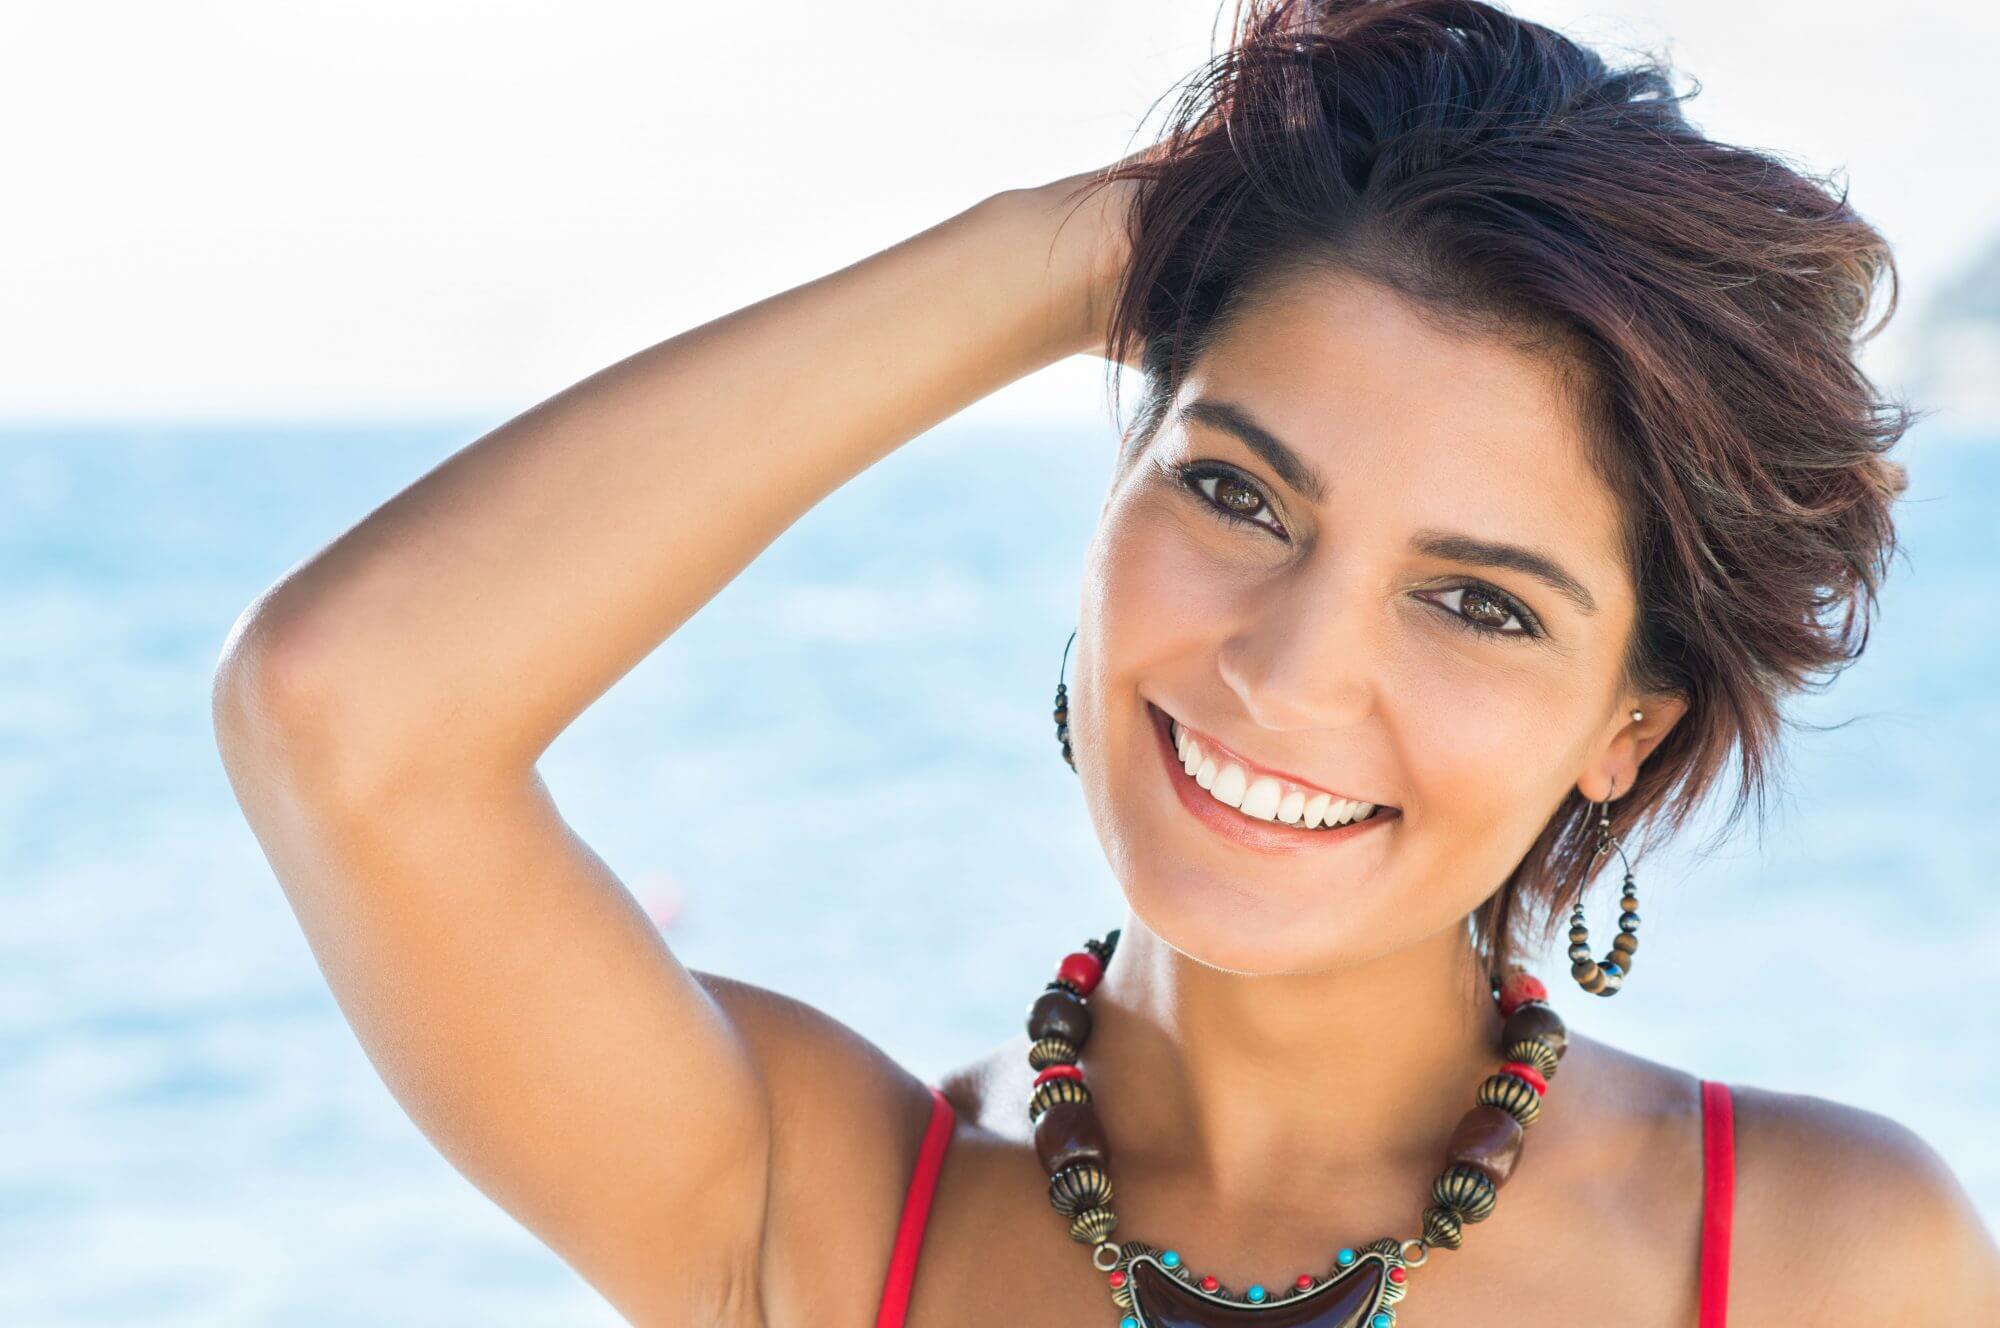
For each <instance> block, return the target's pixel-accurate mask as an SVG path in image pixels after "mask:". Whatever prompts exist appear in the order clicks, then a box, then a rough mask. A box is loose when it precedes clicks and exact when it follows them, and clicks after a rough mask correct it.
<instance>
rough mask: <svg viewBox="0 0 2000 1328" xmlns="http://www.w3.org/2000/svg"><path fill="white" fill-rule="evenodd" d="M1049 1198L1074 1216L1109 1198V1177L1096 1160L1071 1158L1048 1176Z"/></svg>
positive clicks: (1099, 1206) (1108, 1200)
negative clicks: (1068, 1162) (1084, 1160)
mask: <svg viewBox="0 0 2000 1328" xmlns="http://www.w3.org/2000/svg"><path fill="white" fill-rule="evenodd" d="M1049 1202H1050V1203H1051V1204H1053V1205H1055V1209H1056V1211H1057V1212H1059V1213H1061V1214H1063V1215H1064V1216H1065V1217H1075V1216H1076V1215H1077V1214H1078V1213H1081V1212H1083V1211H1085V1210H1086V1209H1091V1208H1102V1207H1104V1205H1105V1204H1107V1203H1110V1202H1111V1177H1110V1175H1109V1174H1108V1173H1107V1172H1106V1171H1105V1170H1104V1168H1103V1167H1100V1166H1098V1165H1097V1164H1096V1163H1095V1162H1072V1163H1070V1164H1069V1165H1068V1166H1066V1167H1064V1168H1063V1169H1062V1170H1061V1171H1058V1172H1057V1173H1056V1174H1055V1175H1053V1176H1051V1177H1049Z"/></svg>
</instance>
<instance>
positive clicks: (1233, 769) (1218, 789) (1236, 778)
mask: <svg viewBox="0 0 2000 1328" xmlns="http://www.w3.org/2000/svg"><path fill="white" fill-rule="evenodd" d="M1249 784H1250V777H1249V776H1248V775H1246V774H1244V773H1243V767H1242V766H1240V765H1238V764H1236V762H1234V761H1231V762H1230V763H1229V764H1228V765H1225V766H1223V767H1222V773H1221V774H1219V775H1217V776H1216V777H1215V783H1214V784H1212V785H1210V786H1209V790H1208V794H1209V796H1210V797H1212V798H1214V799H1215V800H1216V801H1217V802H1219V803H1221V804H1222V805H1223V806H1225V807H1240V806H1242V805H1243V790H1244V789H1245V788H1247V787H1249Z"/></svg>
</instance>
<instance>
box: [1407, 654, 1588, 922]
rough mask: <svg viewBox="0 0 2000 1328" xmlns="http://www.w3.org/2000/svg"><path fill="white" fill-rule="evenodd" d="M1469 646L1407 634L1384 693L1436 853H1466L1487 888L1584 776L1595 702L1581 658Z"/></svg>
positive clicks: (1474, 875)
mask: <svg viewBox="0 0 2000 1328" xmlns="http://www.w3.org/2000/svg"><path fill="white" fill-rule="evenodd" d="M1445 630H1449V629H1445ZM1470 644H1471V646H1472V648H1469V649H1468V648H1465V647H1463V646H1458V645H1456V644H1455V643H1440V642H1439V641H1438V639H1437V633H1436V632H1435V631H1433V632H1431V633H1429V634H1425V633H1422V632H1414V633H1411V634H1409V635H1407V636H1406V637H1404V638H1403V641H1402V644H1400V645H1399V646H1398V648H1397V650H1396V652H1395V658H1394V659H1393V661H1392V664H1391V667H1390V669H1389V670H1388V673H1387V676H1386V677H1385V679H1384V683H1385V685H1384V687H1383V689H1382V696H1381V700H1382V706H1383V710H1384V716H1385V718H1386V719H1387V721H1388V723H1389V724H1390V726H1391V728H1392V730H1393V731H1394V733H1395V735H1396V741H1397V746H1398V748H1399V750H1400V752H1401V756H1402V761H1403V765H1404V768H1405V771H1406V774H1407V778H1408V779H1409V782H1410V788H1411V790H1412V793H1413V795H1414V796H1413V799H1412V801H1413V802H1414V803H1415V804H1416V810H1417V812H1418V813H1419V816H1418V817H1417V818H1414V819H1415V820H1417V821H1418V823H1419V824H1421V825H1422V826H1423V827H1424V828H1426V829H1427V831H1429V833H1428V834H1427V835H1426V838H1427V839H1428V840H1430V845H1431V851H1432V852H1433V853H1437V854H1449V855H1450V856H1452V857H1454V858H1458V859H1463V860H1465V861H1466V862H1467V870H1468V871H1469V872H1470V873H1471V876H1470V879H1471V880H1472V881H1474V882H1477V883H1479V884H1481V886H1482V888H1483V887H1484V886H1488V885H1491V884H1495V883H1497V882H1498V881H1499V879H1500V878H1501V877H1502V876H1504V875H1505V873H1506V872H1507V871H1508V870H1509V869H1511V867H1512V866H1513V864H1514V863H1515V862H1516V861H1518V860H1519V857H1520V855H1521V853H1522V852H1524V851H1525V850H1526V849H1527V847H1528V845H1529V844H1531V843H1532V842H1533V840H1534V837H1535V836H1536V835H1537V834H1539V833H1540V831H1541V828H1542V825H1543V823H1544V822H1545V821H1546V819H1547V817H1548V814H1549V812H1550V811H1552V810H1553V809H1554V807H1555V806H1556V804H1557V803H1558V802H1560V801H1561V799H1562V797H1563V795H1564V792H1565V791H1566V790H1567V789H1568V788H1569V786H1570V785H1571V783H1573V782H1574V780H1575V779H1576V776H1577V774H1578V773H1579V770H1580V768H1581V761H1582V749H1583V745H1584V740H1585V738H1586V736H1587V724H1586V716H1587V715H1589V714H1591V713H1592V710H1591V702H1592V698H1591V697H1589V696H1586V695H1585V692H1586V690H1588V689H1585V688H1584V687H1582V686H1581V685H1580V684H1581V682H1582V679H1581V678H1580V677H1579V676H1578V672H1579V669H1578V666H1577V664H1576V662H1575V661H1573V660H1569V659H1556V658H1550V657H1548V656H1546V655H1543V656H1542V657H1539V658H1524V659H1521V660H1509V659H1507V658H1506V657H1505V654H1504V653H1503V647H1504V648H1505V649H1506V650H1518V651H1519V652H1520V653H1521V654H1522V655H1524V656H1525V655H1534V654H1536V653H1537V650H1538V648H1537V647H1535V646H1533V645H1530V644H1528V643H1526V642H1498V643H1490V644H1488V643H1470ZM1481 645H1484V648H1483V649H1481V648H1479V647H1480V646H1481ZM1495 655H1500V656H1501V658H1499V659H1497V660H1496V659H1494V658H1493V656H1495Z"/></svg>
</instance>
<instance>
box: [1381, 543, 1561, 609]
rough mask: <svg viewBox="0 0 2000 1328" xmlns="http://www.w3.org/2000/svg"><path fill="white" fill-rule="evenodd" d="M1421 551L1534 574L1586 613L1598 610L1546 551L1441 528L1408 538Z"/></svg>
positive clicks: (1440, 556) (1457, 560) (1451, 558)
mask: <svg viewBox="0 0 2000 1328" xmlns="http://www.w3.org/2000/svg"><path fill="white" fill-rule="evenodd" d="M1411 543H1412V544H1413V545H1415V546H1416V548H1417V549H1418V550H1419V551H1420V552H1423V553H1427V554H1430V555H1431V556H1432V557H1434V558H1444V559H1448V560H1449V561H1451V562H1455V563H1471V564H1473V565H1474V566H1478V567H1504V568H1507V569H1509V570H1510V571H1515V572H1523V573H1526V574H1527V575H1529V576H1532V577H1534V578H1535V579H1536V580H1537V581H1540V582H1542V583H1543V584H1544V585H1546V586H1548V587H1549V588H1551V589H1552V590H1555V591H1557V592H1559V593H1561V594H1562V595H1563V596H1564V597H1565V598H1567V599H1569V600H1570V601H1571V602H1572V603H1574V604H1575V605H1576V607H1577V608H1579V609H1582V610H1583V611H1584V612H1585V613H1596V612H1597V601H1596V600H1594V599H1592V598H1591V596H1590V592H1589V591H1588V590H1586V589H1584V586H1583V582H1581V581H1579V580H1577V579H1576V578H1575V577H1573V576H1571V575H1570V574H1569V573H1568V572H1565V571H1564V570H1563V569H1562V564H1560V563H1558V562H1557V561H1556V560H1555V559H1553V558H1551V557H1549V556H1548V555H1547V554H1545V553H1537V552H1536V551H1535V550H1533V549H1530V548H1524V547H1523V546H1521V545H1519V544H1500V543H1496V542H1494V541H1492V540H1482V539H1474V538H1473V537H1472V536H1470V535H1453V534H1447V533H1445V532H1443V531H1424V532H1423V533H1421V534H1419V535H1418V536H1417V537H1416V538H1415V539H1414V540H1412V541H1411Z"/></svg>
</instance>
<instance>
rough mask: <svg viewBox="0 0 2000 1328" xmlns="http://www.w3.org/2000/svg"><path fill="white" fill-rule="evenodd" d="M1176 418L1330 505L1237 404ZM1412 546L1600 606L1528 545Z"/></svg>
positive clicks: (1311, 476) (1440, 536)
mask: <svg viewBox="0 0 2000 1328" xmlns="http://www.w3.org/2000/svg"><path fill="white" fill-rule="evenodd" d="M1175 417H1176V418H1177V419H1179V420H1182V421H1185V422H1189V423H1194V424H1203V425H1207V426H1208V427H1209V428H1211V429H1217V430H1220V431H1221V432H1223V433H1226V434H1229V435H1230V436H1232V437H1234V438H1236V439H1237V440H1238V441H1240V442H1241V443H1242V444H1243V445H1244V446H1245V447H1248V448H1249V449H1250V450H1251V451H1253V452H1255V453H1256V454H1257V455H1258V456H1260V457H1262V458H1263V459H1264V463H1265V464H1266V465H1268V466H1270V468H1271V469H1272V470H1274V471H1276V472H1277V474H1278V478H1279V479H1281V480H1283V481H1284V482H1285V483H1286V484H1288V485H1290V486H1291V487H1292V490H1293V491H1294V492H1296V493H1298V494H1299V495H1301V496H1302V497H1304V498H1305V499H1306V500H1307V501H1309V502H1313V503H1319V502H1323V501H1324V500H1325V497H1326V481H1325V480H1323V479H1322V478H1321V477H1320V473H1319V472H1318V471H1317V470H1315V469H1313V465H1312V463H1311V462H1310V461H1307V460H1306V459H1305V458H1304V457H1303V456H1300V455H1299V454H1298V452H1296V451H1295V450H1293V449H1292V447H1291V446H1289V445H1288V444H1287V443H1285V442H1284V440H1282V439H1280V438H1279V437H1278V436H1277V435H1276V434H1274V433H1272V432H1271V431H1270V430H1269V429H1266V428H1265V427H1264V426H1263V425H1261V424H1259V423H1257V421H1256V420H1254V419H1252V418H1251V417H1250V413H1249V412H1248V411H1246V410H1244V409H1243V407H1241V406H1239V405H1237V404H1236V403H1235V402H1233V401H1221V400H1217V399H1216V398H1214V397H1198V398H1196V399H1195V400H1193V401H1190V402H1188V403H1187V404H1186V405H1183V406H1182V407H1180V409H1179V410H1178V411H1176V412H1175ZM1412 543H1413V544H1414V545H1415V546H1416V548H1417V549H1418V550H1419V551H1421V552H1423V553H1427V554H1430V555H1431V556H1432V557H1434V558H1444V559H1448V560H1449V561H1451V562H1457V563H1470V564H1472V565H1473V566H1475V567H1504V568H1507V569H1508V570H1510V571H1515V572H1521V573H1524V574H1526V575H1528V576H1532V577H1534V578H1535V579H1536V580H1537V581H1540V582H1542V583H1543V584H1544V585H1546V586H1548V587H1549V588H1550V589H1552V590H1554V591H1556V592H1557V593H1559V594H1561V595H1562V596H1564V597H1565V598H1566V599H1568V600H1569V601H1570V602H1572V603H1573V604H1575V605H1576V607H1577V608H1579V609H1581V610H1583V611H1584V612H1585V613H1596V612H1597V601H1596V600H1595V599H1594V598H1592V597H1591V594H1590V591H1589V590H1587V589H1585V588H1584V584H1583V582H1581V581H1579V580H1577V579H1576V578H1575V577H1573V576H1571V575H1570V574H1569V573H1568V572H1566V571H1564V570H1563V566H1562V564H1561V563H1558V562H1557V561H1556V560H1555V559H1553V558H1551V557H1549V556H1548V555H1547V554H1545V553H1541V552H1538V551H1536V550H1534V549H1530V548H1528V547H1526V546H1525V545H1520V544H1505V543H1501V542H1499V541H1497V540H1483V539H1475V538H1473V537H1472V536H1470V535H1456V534H1451V533H1448V532H1445V531H1425V532H1423V533H1422V534H1419V535H1418V536H1417V537H1416V539H1415V540H1414V541H1412Z"/></svg>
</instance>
